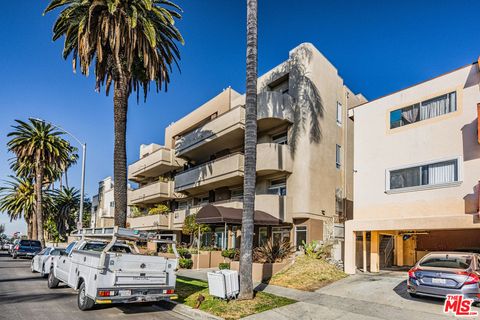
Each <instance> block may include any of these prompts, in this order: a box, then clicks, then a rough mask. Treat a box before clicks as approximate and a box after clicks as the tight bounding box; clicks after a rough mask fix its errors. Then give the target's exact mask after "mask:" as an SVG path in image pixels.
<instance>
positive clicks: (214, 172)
mask: <svg viewBox="0 0 480 320" xmlns="http://www.w3.org/2000/svg"><path fill="white" fill-rule="evenodd" d="M365 101H366V100H365V98H364V97H363V96H362V95H355V94H354V93H353V92H352V91H351V90H350V89H348V88H347V87H346V86H345V84H344V82H343V79H342V78H341V77H340V76H339V74H338V71H337V69H336V68H335V67H334V66H333V65H332V64H331V63H330V62H329V61H328V60H327V59H326V58H325V57H324V56H323V55H322V54H321V53H320V52H319V51H318V50H317V49H316V48H315V47H314V46H313V45H311V44H309V43H304V44H301V45H299V46H298V47H296V48H294V49H293V50H292V51H290V53H289V56H288V59H287V60H286V61H285V62H283V63H281V64H280V65H278V66H277V67H275V68H273V69H272V70H270V71H269V72H267V73H266V74H264V75H262V76H261V77H260V78H259V81H258V107H257V114H258V117H257V119H258V122H257V124H258V145H257V188H256V193H257V199H256V209H257V210H261V211H264V212H266V213H268V214H270V215H272V216H274V217H276V218H279V219H280V220H281V221H282V223H283V224H282V226H279V227H276V229H275V228H273V229H272V228H269V229H268V235H269V237H275V236H278V237H283V238H289V239H291V240H292V241H295V240H296V230H297V229H296V226H297V225H298V226H301V227H302V228H299V230H301V231H302V232H303V231H304V230H305V228H304V227H306V239H307V240H308V241H310V240H330V239H333V238H335V235H334V234H335V233H334V228H335V225H336V224H337V226H338V225H340V224H342V223H343V221H344V220H345V218H346V217H347V215H348V214H347V209H350V210H351V203H352V201H353V176H352V172H353V121H352V120H351V119H349V118H348V116H347V110H348V109H349V108H351V107H353V106H356V105H358V104H360V103H363V102H365ZM244 134H245V96H244V95H241V94H240V93H238V92H236V91H235V90H233V89H232V88H227V89H225V90H223V91H222V92H221V93H220V94H218V95H217V96H216V97H214V98H212V99H211V100H209V101H208V102H206V103H204V104H203V105H201V106H200V107H198V108H196V109H195V110H193V111H192V112H191V113H189V114H188V115H186V116H185V117H183V118H182V119H179V120H178V121H176V122H174V123H172V124H171V125H170V126H168V127H167V128H166V129H165V142H164V146H159V145H157V147H152V152H151V153H143V154H142V152H140V153H141V155H140V156H141V159H140V160H138V161H136V162H135V163H134V164H132V165H131V166H130V167H129V179H131V180H132V181H136V182H138V183H139V190H140V189H143V190H145V191H148V189H147V188H148V186H150V185H151V184H159V181H162V184H164V185H165V188H163V189H161V188H160V189H159V188H157V185H155V186H154V187H153V188H151V189H152V190H153V191H150V194H147V193H148V192H147V193H145V194H143V193H142V192H141V191H136V190H135V191H134V192H133V194H134V195H137V194H141V195H142V196H143V197H144V199H145V201H143V200H142V198H141V197H135V199H134V200H133V201H131V203H130V205H136V206H139V207H144V208H148V207H149V206H151V205H153V204H154V203H155V201H157V203H164V204H166V205H168V206H169V207H170V208H171V211H172V212H171V213H170V215H172V216H174V217H175V218H174V219H173V221H174V223H172V224H171V226H173V228H174V229H176V230H179V228H180V227H181V221H180V220H181V219H182V218H184V217H185V216H186V215H188V214H189V213H195V212H197V211H198V208H199V207H201V206H202V205H204V204H206V203H210V204H212V203H213V204H214V205H218V206H230V207H232V206H234V207H236V208H241V198H242V192H243V189H242V184H243V172H244V168H243V165H244V155H243V148H244ZM337 146H338V147H337ZM154 149H155V150H154ZM157 149H158V150H162V151H161V152H162V153H163V154H164V156H163V158H162V157H160V155H159V154H158V152H159V151H157ZM337 150H338V151H337ZM153 156H155V157H157V159H156V160H155V161H149V160H148V158H149V157H153ZM162 159H163V160H162ZM142 162H144V163H145V164H148V165H149V166H150V167H149V169H148V170H147V169H144V167H142V165H141V164H140V165H139V163H142ZM337 162H338V163H337ZM152 163H154V165H153V166H152ZM155 164H156V165H155ZM155 166H157V168H156V169H154V167H155ZM160 166H162V168H164V170H163V169H161V168H160ZM142 170H143V174H140V173H138V174H137V173H136V172H142ZM152 172H158V173H160V174H159V175H158V176H152V175H151V173H152ZM168 183H172V184H173V190H171V189H169V188H168V187H167V186H168ZM158 190H160V191H159V192H157V193H155V191H158ZM154 193H155V194H154ZM152 199H155V200H152ZM281 228H285V230H283V229H282V230H280V229H281ZM229 230H230V231H231V229H229ZM337 238H338V239H337V240H339V239H340V238H342V236H341V235H340V236H339V237H337ZM231 242H232V241H231V240H230V239H229V240H228V241H227V243H229V244H230V243H231Z"/></svg>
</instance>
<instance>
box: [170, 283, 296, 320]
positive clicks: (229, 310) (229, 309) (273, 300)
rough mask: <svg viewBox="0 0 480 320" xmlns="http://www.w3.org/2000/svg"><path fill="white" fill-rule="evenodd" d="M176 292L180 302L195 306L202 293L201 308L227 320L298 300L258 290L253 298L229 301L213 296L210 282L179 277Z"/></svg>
mask: <svg viewBox="0 0 480 320" xmlns="http://www.w3.org/2000/svg"><path fill="white" fill-rule="evenodd" d="M175 291H176V293H177V294H178V302H180V303H184V304H185V305H187V306H190V307H195V305H196V304H197V298H198V296H199V295H200V294H201V295H203V296H204V297H205V301H203V302H202V304H201V305H200V308H199V309H200V310H203V311H206V312H209V313H211V314H214V315H216V316H220V317H223V318H225V319H227V320H230V319H240V318H243V317H246V316H249V315H251V314H255V313H260V312H263V311H267V310H270V309H274V308H279V307H282V306H286V305H288V304H291V303H294V302H296V301H294V300H291V299H288V298H283V297H278V296H275V295H273V294H269V293H264V292H257V293H256V295H255V298H254V299H253V300H248V301H237V300H231V301H229V302H227V301H224V300H220V299H217V298H213V297H212V296H211V295H209V294H208V284H207V283H206V282H204V281H199V280H193V279H189V278H184V277H177V286H176V290H175Z"/></svg>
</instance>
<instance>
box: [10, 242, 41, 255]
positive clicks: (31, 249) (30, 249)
mask: <svg viewBox="0 0 480 320" xmlns="http://www.w3.org/2000/svg"><path fill="white" fill-rule="evenodd" d="M40 251H42V244H41V243H40V241H38V240H20V241H19V242H18V243H17V244H16V245H15V246H14V247H13V249H12V257H13V259H17V258H18V257H26V258H33V257H34V256H35V255H36V254H37V253H39V252H40Z"/></svg>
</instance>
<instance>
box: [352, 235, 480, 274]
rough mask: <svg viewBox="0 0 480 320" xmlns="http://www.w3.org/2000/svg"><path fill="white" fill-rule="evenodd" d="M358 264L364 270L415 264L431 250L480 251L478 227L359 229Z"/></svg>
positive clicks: (378, 269) (356, 258)
mask: <svg viewBox="0 0 480 320" xmlns="http://www.w3.org/2000/svg"><path fill="white" fill-rule="evenodd" d="M355 246H356V250H355V251H356V257H355V260H356V265H357V266H358V267H360V268H361V269H362V271H364V272H365V271H370V272H378V271H380V270H382V269H389V268H392V267H393V268H395V267H404V266H412V265H414V264H415V263H416V262H417V261H418V260H420V259H421V258H422V257H423V256H425V255H426V254H427V253H429V252H432V251H473V252H480V230H479V229H453V230H445V229H443V230H401V231H388V230H384V231H362V232H356V244H355Z"/></svg>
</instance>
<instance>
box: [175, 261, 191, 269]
mask: <svg viewBox="0 0 480 320" xmlns="http://www.w3.org/2000/svg"><path fill="white" fill-rule="evenodd" d="M178 265H179V266H180V268H182V269H192V267H193V260H192V259H186V258H180V259H178Z"/></svg>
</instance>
